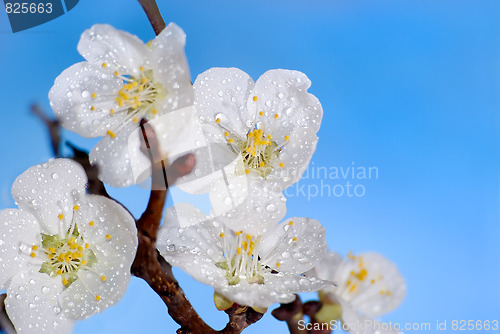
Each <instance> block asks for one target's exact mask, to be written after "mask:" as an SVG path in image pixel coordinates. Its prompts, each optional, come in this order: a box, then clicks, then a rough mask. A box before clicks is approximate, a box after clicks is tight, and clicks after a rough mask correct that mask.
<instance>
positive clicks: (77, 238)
mask: <svg viewBox="0 0 500 334" xmlns="http://www.w3.org/2000/svg"><path fill="white" fill-rule="evenodd" d="M42 247H43V249H42V252H43V253H45V255H46V256H47V257H48V260H47V261H45V262H43V263H42V267H41V268H40V272H41V273H45V274H47V275H49V276H51V277H55V276H61V277H62V283H63V284H64V286H65V287H69V286H70V285H71V284H72V283H73V282H74V281H76V280H77V279H78V276H77V275H76V273H77V272H78V271H79V270H80V269H82V268H87V269H88V268H91V267H92V266H93V265H94V264H95V263H96V262H97V257H96V256H95V254H94V252H93V251H92V250H91V249H90V246H89V244H88V243H86V242H85V241H84V240H83V238H82V236H81V234H80V233H79V232H78V227H77V226H76V224H73V225H72V227H71V228H70V229H69V230H68V231H67V233H66V235H65V237H64V238H61V237H60V236H59V235H48V234H43V233H42Z"/></svg>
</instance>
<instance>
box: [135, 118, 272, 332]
mask: <svg viewBox="0 0 500 334" xmlns="http://www.w3.org/2000/svg"><path fill="white" fill-rule="evenodd" d="M141 129H142V133H143V139H144V142H143V143H142V150H143V152H144V153H146V154H148V155H149V158H150V160H151V161H152V162H153V161H155V160H156V159H155V158H158V157H160V156H159V149H158V140H157V138H156V134H155V133H154V130H153V129H152V128H151V127H150V126H149V125H148V124H147V123H145V122H143V121H142V122H141ZM146 151H147V152H146ZM194 165H195V158H194V156H193V155H192V154H188V155H186V156H183V157H181V158H179V159H177V160H176V161H174V163H173V164H172V165H171V166H170V167H168V168H165V163H164V162H163V161H160V162H157V163H152V179H153V180H152V190H151V194H150V198H149V202H148V205H147V208H146V210H145V211H144V213H143V214H142V216H141V217H140V218H139V219H138V220H137V223H136V224H137V230H138V238H139V246H138V248H137V254H136V257H135V260H134V263H133V264H132V268H131V271H132V274H133V275H135V276H137V277H140V278H142V279H144V280H145V281H146V282H147V283H148V284H149V286H150V287H151V288H152V289H153V290H154V291H155V292H156V293H157V294H158V296H160V298H161V299H162V300H163V302H164V303H165V305H167V308H168V313H169V314H170V316H171V317H172V318H173V319H174V321H175V322H177V323H178V324H179V325H180V326H181V327H180V328H179V329H178V330H177V333H178V334H198V333H203V334H216V333H223V334H234V333H241V331H242V330H243V329H245V328H246V327H248V326H249V325H251V324H253V323H254V322H256V321H258V320H259V319H260V318H261V317H262V316H263V314H261V313H258V312H256V311H254V310H253V309H251V308H248V307H243V306H239V305H236V304H235V305H233V306H232V307H231V308H229V309H228V310H226V313H227V314H228V315H229V322H228V324H227V325H226V327H225V328H224V329H223V330H221V331H215V330H214V329H212V328H211V327H210V326H209V325H207V324H206V323H205V322H204V321H203V319H201V317H200V316H199V315H198V313H197V312H196V310H195V309H194V308H193V306H192V305H191V303H190V302H189V300H188V299H187V298H186V296H185V294H184V292H183V290H182V288H181V287H180V286H179V283H178V282H177V280H176V279H175V277H174V275H173V273H172V267H171V266H170V264H169V263H168V262H166V261H165V259H164V258H163V257H161V255H159V253H158V251H157V250H156V247H155V241H156V234H157V230H158V227H159V226H160V221H161V218H162V211H163V207H164V204H165V200H166V197H167V191H168V186H169V184H173V183H174V182H175V180H177V178H179V177H181V176H184V175H187V174H188V173H190V172H191V170H192V169H193V168H194ZM167 177H168V182H167Z"/></svg>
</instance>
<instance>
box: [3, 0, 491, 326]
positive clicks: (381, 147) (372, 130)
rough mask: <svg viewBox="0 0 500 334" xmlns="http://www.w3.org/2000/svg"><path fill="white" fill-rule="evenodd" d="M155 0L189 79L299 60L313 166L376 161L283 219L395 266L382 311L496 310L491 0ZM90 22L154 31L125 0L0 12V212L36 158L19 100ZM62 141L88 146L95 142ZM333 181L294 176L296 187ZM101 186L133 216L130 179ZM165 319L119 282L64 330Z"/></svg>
mask: <svg viewBox="0 0 500 334" xmlns="http://www.w3.org/2000/svg"><path fill="white" fill-rule="evenodd" d="M159 2H160V9H161V12H162V13H163V15H164V17H165V20H166V21H174V22H176V23H177V24H179V25H180V26H181V27H182V28H183V29H184V30H185V32H186V33H187V36H188V39H187V48H186V52H187V56H188V60H189V63H190V66H191V71H192V77H193V80H194V79H195V78H196V76H197V75H198V74H199V73H201V72H203V71H205V70H206V69H208V68H210V67H215V66H220V67H231V66H234V67H238V68H241V69H243V70H244V71H246V72H247V73H249V74H250V75H251V76H252V77H253V78H254V79H257V78H258V77H259V75H261V74H262V73H264V72H265V71H266V70H268V69H273V68H286V69H297V70H300V71H302V72H304V73H306V74H307V75H308V76H309V78H310V79H311V81H312V87H311V88H310V90H309V91H310V92H311V93H313V94H314V95H316V96H317V97H318V98H319V99H320V101H321V102H322V104H323V108H324V118H323V124H322V128H321V130H320V132H319V137H320V141H319V144H318V148H317V151H316V153H315V155H314V157H313V160H312V161H313V163H314V166H315V167H321V166H323V167H331V166H337V167H344V168H346V167H349V166H352V165H353V163H354V165H355V166H363V167H369V166H375V167H377V168H378V179H376V178H372V179H371V180H349V181H350V182H351V184H354V185H355V184H361V185H363V186H364V187H365V189H366V193H365V195H364V196H363V197H348V196H342V197H336V196H317V197H315V198H311V199H310V200H309V201H308V200H307V197H306V198H304V197H303V196H297V194H296V193H295V190H294V189H295V188H291V190H289V192H288V193H289V194H291V195H292V196H290V197H289V201H288V212H289V213H288V216H308V217H311V218H316V219H318V220H320V221H321V222H322V223H323V224H324V225H325V227H326V228H327V239H328V243H329V245H330V248H331V249H332V250H336V251H339V252H341V253H343V254H344V255H345V254H346V253H347V252H348V251H349V250H353V251H354V252H362V251H367V250H372V251H377V252H380V253H383V254H384V255H386V256H387V257H388V258H390V259H391V260H393V261H394V262H396V263H397V265H398V266H399V268H400V270H401V272H402V273H403V275H404V276H405V277H406V280H407V283H408V294H407V298H406V299H405V301H404V302H403V304H402V305H401V307H400V308H398V309H397V310H396V311H394V312H392V313H390V314H388V315H386V316H384V317H383V318H382V319H383V320H385V321H389V320H390V321H393V322H399V323H405V322H411V323H413V322H430V323H431V324H432V326H433V328H434V326H435V322H436V320H439V321H444V320H448V322H450V321H451V320H454V319H456V320H462V319H464V320H469V319H471V320H493V319H499V318H500V270H499V269H500V263H499V262H500V261H499V259H500V256H499V255H500V246H499V241H500V231H499V226H500V224H499V200H500V198H499V187H500V182H499V181H500V180H499V170H500V159H499V154H498V152H499V133H500V131H499V130H500V127H499V121H500V119H499V113H498V110H499V106H500V98H499V91H500V90H499V89H500V87H499V78H500V37H499V36H500V23H498V22H499V21H498V13H499V12H500V2H498V1H495V0H492V1H484V0H474V1H461V0H439V1H436V0H419V1H416V0H413V1H412V0H405V1H401V0H385V1H379V0H360V1H351V0H335V1H319V0H318V1H306V0H302V1H295V0H280V1H278V0H274V1H261V0H255V1H222V0H217V1H162V0H160V1H159ZM94 23H110V24H112V25H114V26H115V27H117V28H120V29H123V30H127V31H129V32H131V33H133V34H136V35H138V36H139V37H140V38H142V39H143V40H146V41H147V40H149V39H152V38H154V33H153V31H152V29H151V27H150V25H149V22H148V21H147V19H146V17H145V15H144V14H143V12H142V10H141V8H140V6H139V5H138V4H137V3H136V1H133V0H127V1H118V0H117V1H96V0H84V1H80V3H79V4H78V5H77V6H76V7H75V8H74V9H73V10H72V11H70V12H69V13H68V14H66V15H64V16H62V17H60V18H58V19H56V20H54V21H52V22H49V23H47V24H44V25H42V26H39V27H36V28H33V29H30V30H28V31H25V32H20V33H16V34H12V33H11V32H10V27H9V24H8V21H7V15H6V14H5V12H4V11H3V10H1V11H0V64H1V83H0V85H1V89H0V101H1V104H0V115H1V122H2V130H1V140H0V152H2V157H1V162H2V163H1V164H0V208H7V207H13V206H14V203H13V200H12V199H11V196H10V187H11V184H12V182H13V181H14V179H15V178H16V177H17V175H19V174H20V173H21V172H23V171H24V170H25V169H27V168H28V167H30V166H32V165H34V164H37V163H42V162H44V161H46V160H47V159H49V158H50V155H51V152H50V149H49V141H48V139H47V135H46V132H45V131H46V130H45V128H44V127H43V125H42V124H41V122H40V121H39V120H38V119H36V118H35V117H33V116H31V115H30V113H29V105H30V104H31V103H33V102H37V103H39V104H40V105H41V106H42V107H43V108H45V109H46V110H49V103H48V98H47V93H48V91H49V89H50V87H51V86H52V84H53V81H54V79H55V78H56V76H57V75H59V74H60V72H61V71H63V70H64V69H65V68H67V67H69V66H70V65H72V64H74V63H76V62H79V61H81V60H82V58H81V56H80V55H79V54H78V52H77V51H76V45H77V43H78V40H79V36H80V34H81V33H82V32H83V31H84V30H85V29H87V28H89V27H90V26H92V25H93V24H94ZM64 135H65V138H67V139H69V140H70V141H72V142H73V143H75V144H76V145H79V146H82V147H85V148H88V149H91V148H92V147H93V145H94V144H95V143H96V142H97V141H96V140H95V139H85V138H80V137H78V136H76V135H74V134H72V133H69V132H65V133H64ZM346 181H347V180H343V179H340V180H334V179H326V180H324V179H323V180H320V179H316V178H315V179H312V178H309V179H307V180H302V181H301V182H300V184H299V185H300V186H304V187H305V188H303V189H307V187H315V186H318V185H321V182H323V183H326V184H328V185H329V186H330V187H333V186H334V185H336V184H345V182H346ZM311 189H312V188H311ZM111 193H112V195H114V196H116V197H117V198H118V199H119V200H121V201H122V202H124V203H125V204H126V205H127V206H128V207H129V208H130V209H131V210H132V212H133V213H134V214H135V215H136V216H138V215H140V213H141V210H142V209H143V208H144V207H145V204H146V201H147V195H148V194H147V192H146V191H145V190H142V189H139V188H137V187H132V188H129V189H124V190H113V189H112V190H111ZM177 275H178V278H179V279H180V281H181V285H182V286H183V287H184V289H185V291H186V293H187V295H188V297H189V298H190V299H191V301H192V302H193V304H194V306H195V307H196V309H197V310H199V312H200V314H201V315H202V316H203V317H204V318H205V319H206V320H207V321H208V322H209V323H210V324H211V325H213V326H214V327H216V328H222V327H223V326H224V324H225V322H226V316H225V314H224V313H221V312H217V311H216V310H215V307H214V306H213V303H212V289H211V288H209V287H206V286H203V285H201V284H199V283H197V282H195V281H193V280H192V279H191V278H189V277H188V276H187V275H185V274H183V273H181V272H179V271H178V272H177ZM311 297H313V294H308V295H306V296H305V298H306V299H307V298H311ZM448 325H449V326H450V324H448ZM176 328H177V325H176V324H175V323H174V322H173V321H172V320H170V319H169V316H168V315H167V313H166V310H165V307H164V305H163V303H162V302H161V300H160V299H159V298H157V297H156V296H155V294H154V293H152V291H150V289H149V288H148V287H147V286H146V284H145V283H144V282H143V281H141V280H139V279H135V278H134V279H133V280H132V283H131V285H130V289H129V291H128V292H127V294H126V296H125V297H124V299H123V300H122V301H121V302H120V303H119V304H118V305H117V306H115V307H113V308H110V309H108V310H106V311H105V312H103V313H102V314H99V315H96V316H94V317H92V318H90V319H89V320H87V321H84V322H79V323H78V324H77V326H76V329H75V333H77V334H81V333H122V334H129V333H130V334H131V333H145V332H151V333H174V332H175V329H176ZM271 332H277V333H286V332H287V330H286V326H285V324H284V323H280V322H278V321H276V320H274V318H273V317H272V316H271V315H270V314H266V315H265V317H264V318H263V320H261V321H260V322H259V323H257V324H256V325H254V326H251V327H250V328H249V329H247V330H246V331H245V333H271ZM433 332H434V331H433ZM448 332H451V331H448ZM490 332H491V331H490Z"/></svg>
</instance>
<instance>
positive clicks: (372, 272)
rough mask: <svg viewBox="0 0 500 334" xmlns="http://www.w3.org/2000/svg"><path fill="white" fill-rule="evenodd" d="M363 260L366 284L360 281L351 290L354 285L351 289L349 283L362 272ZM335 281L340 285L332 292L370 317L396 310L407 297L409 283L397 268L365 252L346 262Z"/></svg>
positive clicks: (380, 257)
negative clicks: (406, 282)
mask: <svg viewBox="0 0 500 334" xmlns="http://www.w3.org/2000/svg"><path fill="white" fill-rule="evenodd" d="M359 261H361V262H362V267H363V268H365V270H366V277H364V279H363V280H362V281H360V280H356V288H355V289H353V291H350V290H351V286H349V287H348V286H347V283H346V282H347V281H348V280H353V278H352V275H351V272H358V271H359V270H360V264H359ZM332 280H333V281H334V282H336V283H338V286H337V288H333V289H332V290H331V291H333V292H334V293H335V294H336V295H338V296H339V297H340V298H341V299H343V300H344V301H346V302H348V303H349V304H350V305H351V306H352V307H353V308H354V309H355V310H356V311H357V312H360V313H362V314H364V315H366V316H368V317H378V316H380V315H382V314H384V313H387V312H390V311H392V310H393V309H395V308H396V307H397V306H398V305H399V304H400V303H401V302H402V300H403V299H404V296H405V294H406V284H405V281H404V279H403V277H402V276H401V274H400V273H399V271H398V269H397V268H396V266H395V265H394V264H393V263H392V262H391V261H389V260H388V259H386V258H385V257H383V256H382V255H380V254H377V253H362V254H360V255H358V256H356V259H355V260H349V259H346V260H344V262H342V264H341V265H340V266H339V267H338V269H337V271H336V272H335V275H334V276H333V279H332ZM372 280H373V283H372ZM381 292H384V293H381ZM387 292H389V293H387Z"/></svg>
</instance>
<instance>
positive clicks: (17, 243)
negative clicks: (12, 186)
mask: <svg viewBox="0 0 500 334" xmlns="http://www.w3.org/2000/svg"><path fill="white" fill-rule="evenodd" d="M39 236H40V226H39V225H38V222H37V221H36V219H35V217H33V216H32V215H31V214H29V213H27V212H26V211H22V210H14V209H9V210H3V211H0V289H7V285H8V283H9V280H10V279H11V278H12V276H14V275H16V274H17V273H19V272H21V271H23V270H26V268H27V267H28V266H30V265H32V263H33V261H34V259H33V258H31V256H30V254H31V246H33V245H38V244H39V241H40V240H38V238H39ZM38 269H40V265H39V266H38Z"/></svg>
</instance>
